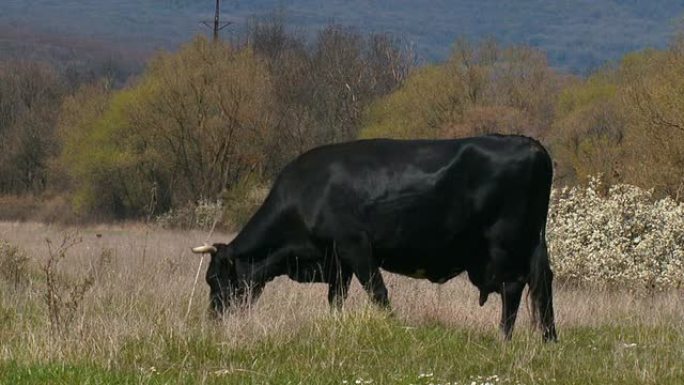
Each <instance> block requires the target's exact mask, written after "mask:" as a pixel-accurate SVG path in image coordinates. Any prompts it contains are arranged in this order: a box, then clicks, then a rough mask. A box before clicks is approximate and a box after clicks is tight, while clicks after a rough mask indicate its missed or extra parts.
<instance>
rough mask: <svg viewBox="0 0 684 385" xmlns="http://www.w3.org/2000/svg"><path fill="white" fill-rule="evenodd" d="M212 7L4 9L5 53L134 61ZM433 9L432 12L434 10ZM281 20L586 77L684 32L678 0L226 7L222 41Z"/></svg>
mask: <svg viewBox="0 0 684 385" xmlns="http://www.w3.org/2000/svg"><path fill="white" fill-rule="evenodd" d="M214 4H215V3H214V1H211V0H203V1H198V0H195V1H190V0H188V1H183V0H119V1H106V2H105V1H97V2H96V1H83V0H64V1H61V0H60V1H57V0H35V1H27V0H3V2H2V6H0V53H1V54H2V55H3V56H5V55H8V54H13V55H16V54H17V53H20V54H21V55H22V56H25V55H27V54H28V55H40V54H46V53H49V54H51V55H53V56H55V55H57V56H68V55H69V54H72V53H73V52H75V51H78V50H80V52H83V51H98V50H103V49H108V50H114V51H116V52H119V53H123V54H125V55H126V56H129V57H130V58H131V59H135V58H140V57H141V56H143V57H144V56H145V55H147V54H149V53H150V52H153V51H154V50H156V49H159V48H164V49H173V48H174V47H177V46H178V44H180V43H182V42H184V41H187V40H188V39H190V38H191V37H192V36H193V35H195V34H197V33H201V32H204V33H208V32H209V30H208V29H207V28H206V27H204V26H203V25H201V21H202V20H206V21H210V20H212V19H213V11H214ZM428 4H429V5H428ZM274 12H278V13H280V14H281V15H282V17H284V19H285V21H286V25H288V26H290V27H292V26H295V27H296V28H297V29H298V30H299V32H301V33H313V32H315V31H318V30H319V29H320V28H322V27H323V26H325V25H327V24H329V23H330V22H335V23H340V24H344V25H348V26H353V27H356V28H358V29H359V30H360V31H361V32H364V33H366V32H390V33H392V34H393V35H395V36H396V37H400V38H403V39H404V40H405V41H406V42H407V44H414V45H415V49H416V52H417V53H418V54H419V55H420V56H421V57H422V58H424V59H425V60H427V61H435V60H440V59H444V58H446V57H447V55H448V53H449V50H450V47H451V45H452V43H453V41H454V40H455V39H456V38H458V37H466V38H469V39H475V40H476V39H479V38H483V37H494V38H496V39H497V40H498V41H500V42H502V43H520V44H525V45H530V46H533V47H538V48H540V49H542V50H543V51H545V52H547V54H548V56H549V59H550V62H551V64H552V66H553V67H555V68H558V69H563V70H566V71H570V72H574V73H579V74H584V73H587V72H589V71H591V70H593V69H596V67H597V66H600V65H602V64H603V63H605V62H606V61H609V60H616V59H619V58H620V57H621V56H622V55H623V54H625V53H627V52H630V51H634V50H640V49H643V48H645V47H658V48H662V47H664V46H666V45H667V42H668V41H670V40H671V36H672V35H673V33H675V32H676V31H677V30H678V29H679V28H681V19H682V14H684V2H681V1H675V0H662V1H657V2H655V1H650V0H623V1H590V0H569V1H542V0H500V1H492V0H477V1H475V0H462V1H453V0H452V1H446V0H431V1H418V0H370V1H368V0H365V1H364V0H334V1H330V0H277V1H276V0H251V1H246V0H227V1H222V19H223V20H225V21H231V22H233V24H232V25H231V26H230V27H229V28H227V29H226V30H224V32H223V36H224V37H230V36H231V35H235V34H241V33H244V31H245V29H246V22H247V20H248V19H249V18H251V17H262V16H265V15H273V14H274Z"/></svg>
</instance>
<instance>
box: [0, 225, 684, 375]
mask: <svg viewBox="0 0 684 385" xmlns="http://www.w3.org/2000/svg"><path fill="white" fill-rule="evenodd" d="M207 235H208V233H207V232H202V231H179V230H165V229H160V228H158V227H153V226H148V225H143V224H136V223H131V224H126V225H120V226H111V225H110V226H104V225H101V226H90V227H87V226H86V227H80V228H67V227H60V226H50V225H45V224H37V223H10V222H0V241H4V243H2V244H0V245H1V246H0V384H13V385H20V384H416V385H419V384H424V385H428V384H468V385H476V384H477V385H484V384H492V385H493V384H610V383H615V384H679V383H684V368H683V367H682V365H681V363H682V362H684V348H683V346H684V307H683V306H682V305H683V303H682V302H683V297H682V292H681V290H675V289H663V290H658V291H647V290H643V289H639V288H636V287H619V286H610V287H607V286H601V285H596V284H591V283H581V284H580V283H577V282H575V281H570V280H562V279H559V280H556V285H555V307H556V318H557V326H558V329H559V338H560V340H559V342H558V343H551V344H544V343H542V342H541V336H540V334H539V333H538V332H537V331H536V330H533V328H532V327H531V323H530V318H529V312H528V310H527V306H526V303H525V302H524V303H523V305H521V309H520V315H519V319H518V323H517V325H516V330H515V332H514V336H513V341H511V342H508V343H506V342H503V341H502V340H501V338H500V336H499V333H498V319H499V308H500V302H499V299H498V296H496V295H494V296H491V297H490V299H489V301H488V302H487V303H486V304H485V305H484V307H482V308H480V307H479V306H478V305H477V298H478V297H477V292H476V290H475V288H474V287H473V286H472V285H471V284H470V283H469V282H467V279H466V278H465V277H458V278H456V279H454V280H452V281H450V282H448V283H447V284H444V285H441V286H439V285H435V284H431V283H429V282H427V281H422V280H416V279H411V278H406V277H400V276H395V275H392V274H388V273H385V277H386V281H387V283H388V288H389V291H390V297H391V301H392V305H393V309H394V312H393V313H392V314H387V313H385V312H382V311H379V310H376V309H374V308H373V307H371V306H370V305H369V303H368V301H367V298H366V295H365V293H363V292H362V290H361V288H360V286H359V284H358V282H356V281H354V282H353V284H352V291H351V294H350V298H349V299H348V300H347V302H346V304H345V310H344V311H343V312H340V313H331V312H330V311H329V309H328V306H327V301H326V292H327V287H326V286H324V285H321V284H298V283H294V282H292V281H289V280H288V279H286V278H278V279H276V280H275V281H273V282H271V283H269V284H268V285H267V286H266V290H265V292H264V295H263V296H262V297H261V299H260V300H259V302H257V303H256V305H254V306H252V307H251V308H249V309H245V310H244V311H241V312H239V313H236V314H232V315H230V316H227V317H225V318H224V319H222V320H220V321H216V320H212V319H211V318H210V317H208V315H207V307H208V298H207V297H208V288H207V286H206V284H205V283H204V271H205V269H206V266H207V263H208V261H207V259H204V260H202V262H203V264H202V266H201V269H200V270H199V279H198V281H197V284H196V286H195V277H196V275H197V272H198V266H199V264H200V261H201V258H200V257H198V256H197V255H194V254H192V253H191V252H190V247H191V246H193V245H197V244H201V243H202V242H204V241H205V240H206V238H207ZM230 238H231V235H230V234H221V233H214V234H213V235H212V236H211V239H210V241H212V242H214V241H228V240H229V239H230ZM47 240H49V242H48V241H47Z"/></svg>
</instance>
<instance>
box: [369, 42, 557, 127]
mask: <svg viewBox="0 0 684 385" xmlns="http://www.w3.org/2000/svg"><path fill="white" fill-rule="evenodd" d="M559 85H560V78H559V77H558V76H556V75H555V74H554V73H553V72H552V71H551V70H550V69H549V67H548V65H547V64H546V60H545V58H544V57H543V55H541V54H540V53H539V52H536V51H534V50H531V49H529V48H524V47H513V48H501V47H498V46H497V45H496V44H494V43H492V42H485V43H482V44H480V45H479V46H477V47H472V46H470V45H468V44H467V43H465V42H457V44H456V46H455V48H454V51H453V54H452V55H451V57H450V58H449V60H448V61H447V62H446V63H443V64H439V65H432V66H427V67H423V68H420V69H418V70H416V71H414V72H413V73H412V74H411V75H410V77H409V78H408V80H407V81H406V82H405V84H404V85H403V86H402V87H401V88H400V89H399V90H397V91H396V92H394V93H392V94H390V95H389V96H386V97H384V98H382V99H380V100H379V101H377V102H376V103H374V104H373V105H372V106H371V107H370V108H369V110H368V113H367V115H366V124H365V127H364V128H363V130H362V131H361V134H360V136H361V137H363V138H370V137H395V138H440V137H442V138H443V137H463V136H470V135H476V134H483V133H489V132H499V133H527V134H534V135H537V136H539V135H543V134H544V132H545V131H546V129H547V128H548V126H549V125H550V122H551V119H552V118H553V111H554V102H555V98H556V95H557V93H558V88H559Z"/></svg>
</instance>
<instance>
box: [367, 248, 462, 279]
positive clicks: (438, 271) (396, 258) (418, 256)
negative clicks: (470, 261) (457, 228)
mask: <svg viewBox="0 0 684 385" xmlns="http://www.w3.org/2000/svg"><path fill="white" fill-rule="evenodd" d="M379 254H381V255H382V254H384V256H383V257H382V258H381V262H380V266H381V267H382V268H383V269H384V270H387V271H389V272H392V273H395V274H401V275H405V276H408V277H412V278H420V279H427V280H430V281H431V282H437V283H443V282H446V281H448V280H449V279H451V278H453V277H455V276H457V275H459V274H460V273H462V272H463V271H464V270H465V268H464V261H461V260H459V258H458V257H457V256H455V254H454V253H452V252H448V251H446V250H445V251H444V252H443V253H440V254H437V255H433V254H431V253H426V252H422V253H421V252H420V251H414V252H411V253H408V254H406V253H403V252H400V251H398V250H397V251H395V252H391V251H390V252H389V254H387V253H386V252H380V253H379Z"/></svg>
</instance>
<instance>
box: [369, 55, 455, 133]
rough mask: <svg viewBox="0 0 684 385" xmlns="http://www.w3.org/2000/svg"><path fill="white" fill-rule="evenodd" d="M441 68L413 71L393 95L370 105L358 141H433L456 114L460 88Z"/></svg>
mask: <svg viewBox="0 0 684 385" xmlns="http://www.w3.org/2000/svg"><path fill="white" fill-rule="evenodd" d="M450 75H452V74H450V73H449V71H448V69H447V67H445V66H436V65H432V66H425V67H422V68H420V69H418V70H416V71H415V72H414V73H413V74H412V75H411V76H410V77H409V79H408V80H407V81H406V83H405V84H404V85H403V86H402V87H401V88H400V89H398V90H397V91H396V92H394V93H392V94H391V95H389V96H386V97H384V98H382V99H381V100H380V101H378V102H376V103H374V104H373V105H372V106H371V107H370V109H369V112H368V117H367V123H366V127H365V128H364V129H363V130H362V131H361V137H362V138H372V137H383V136H384V137H392V138H403V139H409V138H434V137H436V136H437V135H438V130H439V128H440V127H441V126H442V124H444V122H447V121H450V120H453V119H454V118H456V116H457V115H458V114H459V108H458V107H459V103H456V100H457V99H458V98H460V97H461V96H462V95H461V92H460V90H461V87H459V81H458V80H459V79H458V78H455V77H452V76H450Z"/></svg>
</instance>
